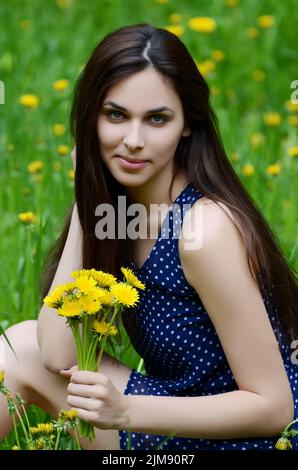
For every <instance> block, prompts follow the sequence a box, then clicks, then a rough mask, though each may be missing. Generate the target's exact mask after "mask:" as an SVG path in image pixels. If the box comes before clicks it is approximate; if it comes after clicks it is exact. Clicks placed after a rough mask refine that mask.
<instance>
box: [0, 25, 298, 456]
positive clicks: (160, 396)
mask: <svg viewBox="0 0 298 470" xmlns="http://www.w3.org/2000/svg"><path fill="white" fill-rule="evenodd" d="M71 123H72V130H73V136H74V139H75V142H76V162H75V165H76V176H75V196H76V198H75V199H76V204H75V205H74V206H73V208H71V211H70V214H69V217H68V219H67V221H66V224H65V227H64V230H63V232H62V235H61V236H60V239H59V240H58V243H57V244H56V246H55V249H54V250H53V251H52V253H51V258H50V260H51V262H50V263H49V265H48V268H47V270H46V272H45V276H44V284H43V295H46V294H47V293H48V292H49V290H51V288H52V287H53V286H55V285H57V284H59V283H62V282H66V281H68V280H71V277H70V273H71V271H73V270H77V269H80V268H82V267H84V268H92V267H93V268H96V269H101V270H103V271H107V272H110V273H113V274H114V275H116V276H117V277H118V278H119V276H120V274H121V272H120V267H121V266H127V265H130V267H131V268H132V269H133V270H134V272H135V273H136V274H137V276H138V278H139V279H140V280H142V281H144V283H145V285H146V289H145V291H143V292H142V293H141V302H140V304H139V307H138V308H137V309H135V311H134V312H133V313H131V312H130V311H129V312H127V314H126V315H124V325H125V327H126V330H127V332H128V334H129V336H130V338H131V341H132V343H133V344H134V346H135V348H136V350H137V351H138V352H139V354H140V355H141V356H142V357H143V358H144V364H145V368H146V372H147V375H143V374H141V373H140V372H137V371H136V370H135V369H130V368H129V367H127V366H126V365H124V364H121V362H119V361H116V360H115V359H112V358H111V357H110V356H109V355H108V354H106V355H105V356H104V360H103V363H102V366H101V371H100V373H91V372H87V371H78V370H76V369H77V368H76V367H72V368H71V370H69V371H61V372H60V374H59V371H60V370H61V369H64V368H67V367H70V366H74V364H75V363H76V357H75V353H74V346H73V343H72V338H71V333H70V332H69V330H68V329H67V327H66V326H65V323H64V319H63V318H62V317H57V316H56V315H55V313H53V311H51V309H49V308H47V307H45V306H43V307H42V309H41V312H40V315H39V318H38V322H37V326H36V322H34V321H29V322H24V323H20V324H18V325H14V326H13V327H11V328H10V329H9V330H8V336H9V339H10V340H11V342H12V344H13V345H14V346H16V349H17V351H16V352H17V353H19V356H20V357H21V364H19V363H17V362H16V361H15V358H14V357H13V355H12V354H11V353H10V352H9V351H8V352H7V357H8V358H7V361H6V372H7V381H8V385H11V388H12V389H16V388H17V387H18V390H19V391H21V392H22V393H23V394H24V395H25V397H26V399H27V403H36V404H37V405H39V406H41V407H42V408H43V409H45V410H46V411H48V412H49V413H50V414H52V415H53V416H56V415H57V412H58V410H59V409H60V408H62V407H63V406H65V405H66V404H67V405H69V406H71V407H73V408H76V409H78V411H79V416H80V417H81V418H82V419H85V420H86V421H89V422H92V423H93V424H94V425H95V426H96V428H97V430H96V440H95V441H94V442H93V443H92V444H89V443H88V442H86V440H84V439H82V440H81V442H82V445H83V446H84V447H85V448H95V449H119V448H120V449H125V448H126V446H127V442H128V435H127V431H128V430H129V429H131V431H132V434H131V449H154V448H158V447H160V446H161V445H162V442H163V440H164V438H165V437H166V436H169V437H170V438H169V439H168V440H167V442H166V443H164V445H162V447H161V448H162V449H167V450H168V449H171V450H175V449H179V450H187V449H191V450H196V449H198V450H200V449H211V450H214V449H216V450H220V449H222V450H227V449H243V450H250V449H273V448H274V444H275V442H276V440H277V436H278V435H279V433H280V432H281V431H282V429H283V428H284V427H285V426H286V425H287V424H288V423H289V422H290V421H291V420H293V419H294V418H295V417H297V414H298V389H297V380H298V372H297V365H296V364H295V361H294V360H293V353H294V351H293V344H294V343H295V341H294V340H295V339H296V338H298V326H297V318H298V307H297V293H298V289H297V279H296V277H295V273H294V270H293V269H292V268H291V267H290V266H289V265H288V264H287V262H286V260H285V258H284V257H283V255H282V252H281V250H280V248H279V246H278V243H277V241H276V240H275V238H274V235H273V233H272V232H271V230H270V228H269V227H268V225H267V224H266V222H265V220H264V218H263V217H262V215H261V214H260V212H259V210H258V208H257V207H256V205H255V204H254V202H253V201H252V199H251V198H250V196H249V194H248V193H247V192H246V191H245V189H244V187H243V186H242V184H241V182H240V180H239V178H238V176H237V175H236V173H235V172H234V170H233V168H232V166H231V165H230V163H229V160H228V158H227V156H226V154H225V151H224V149H223V146H222V144H221V141H220V138H219V133H218V130H217V125H216V118H215V116H214V113H213V111H212V109H211V107H210V104H209V89H208V86H207V84H206V82H205V81H204V79H203V77H202V76H201V74H200V73H199V71H198V69H197V67H196V64H195V62H194V61H193V59H192V57H191V56H190V54H189V52H188V51H187V49H186V48H185V46H184V45H183V43H182V42H181V41H180V40H179V39H178V38H177V37H176V36H175V35H173V34H171V33H170V32H168V31H166V30H163V29H158V28H155V27H153V26H151V25H149V24H138V25H132V26H128V27H123V28H121V29H119V30H117V31H115V32H113V33H111V34H109V35H108V36H106V37H105V38H104V39H103V41H101V43H100V44H99V45H98V46H97V47H96V49H95V50H94V52H93V54H92V55H91V58H90V59H89V61H88V63H87V65H86V67H85V69H84V71H83V73H82V75H81V77H80V80H79V82H78V85H77V88H76V94H75V100H74V104H73V109H72V114H71ZM119 196H125V198H126V201H127V207H128V206H129V204H131V203H138V204H141V205H142V207H145V208H146V209H147V210H148V209H149V208H150V209H151V207H152V206H151V205H152V204H157V205H158V207H159V205H160V204H166V205H169V204H171V203H173V206H172V208H173V207H174V206H175V207H179V208H180V209H181V214H182V216H181V221H180V223H177V220H175V222H176V223H174V215H173V211H172V210H171V207H170V210H169V211H168V212H166V215H165V217H164V218H163V221H162V224H159V223H156V222H155V223H154V222H152V220H151V217H150V216H148V215H147V214H146V215H145V216H143V217H142V218H141V219H140V221H141V225H142V226H146V227H148V228H150V229H155V231H156V232H157V233H158V237H157V240H155V239H152V238H148V237H147V238H141V237H140V238H138V239H132V238H131V237H127V236H126V237H120V236H119V233H118V232H117V233H116V236H115V237H106V238H104V237H100V236H98V233H96V230H95V227H96V224H97V222H98V218H97V216H96V215H95V214H96V210H95V209H96V207H97V206H98V205H99V204H101V203H105V204H107V203H109V204H110V205H111V206H112V207H113V208H114V209H115V213H116V214H117V215H118V216H119V217H120V219H118V220H120V221H121V224H123V223H124V224H125V227H128V220H127V218H125V219H124V222H123V214H122V215H121V214H120V213H119V207H118V205H117V201H118V197H119ZM186 205H187V207H186V209H187V210H184V209H185V206H186ZM197 215H198V216H197ZM121 217H122V218H121ZM193 221H194V226H193ZM178 222H179V221H178ZM182 222H183V225H182ZM119 226H120V224H119V223H118V225H117V228H116V229H117V230H119V228H120V227H119ZM122 228H123V226H122ZM180 228H183V230H181V233H180ZM177 229H178V232H177ZM177 233H178V234H181V236H180V237H178V236H177ZM100 238H101V239H100ZM190 240H192V243H190V244H189V241H190ZM37 342H38V344H37ZM38 346H39V347H40V350H39V347H38ZM61 376H64V377H61ZM65 377H66V379H67V380H68V379H70V383H69V385H68V386H67V381H66V380H65ZM67 405H66V406H67ZM4 408H5V404H4V403H1V416H3V415H4V416H5V419H4V420H2V421H1V424H0V431H1V433H0V435H2V436H4V435H5V433H6V432H8V430H9V429H10V425H11V423H10V418H9V416H8V415H7V414H6V415H5V411H4ZM2 410H3V411H2ZM293 445H296V448H297V442H296V444H295V442H294V443H293Z"/></svg>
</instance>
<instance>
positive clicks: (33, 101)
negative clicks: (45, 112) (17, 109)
mask: <svg viewBox="0 0 298 470" xmlns="http://www.w3.org/2000/svg"><path fill="white" fill-rule="evenodd" d="M19 103H20V104H21V105H22V106H24V108H31V109H34V108H37V106H38V105H39V98H38V96H36V95H30V94H26V95H22V96H20V98H19Z"/></svg>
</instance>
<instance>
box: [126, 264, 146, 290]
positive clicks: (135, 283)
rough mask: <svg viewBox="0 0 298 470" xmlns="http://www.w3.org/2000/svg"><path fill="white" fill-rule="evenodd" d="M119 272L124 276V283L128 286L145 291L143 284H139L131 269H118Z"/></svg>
mask: <svg viewBox="0 0 298 470" xmlns="http://www.w3.org/2000/svg"><path fill="white" fill-rule="evenodd" d="M120 270H121V272H122V273H123V274H124V277H125V279H126V282H127V283H128V284H130V285H131V286H133V287H137V288H138V289H142V290H144V289H145V284H143V282H141V281H140V280H139V279H138V278H137V276H136V275H135V274H134V273H133V271H132V270H131V269H128V268H123V267H121V268H120Z"/></svg>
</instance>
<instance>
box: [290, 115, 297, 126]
mask: <svg viewBox="0 0 298 470" xmlns="http://www.w3.org/2000/svg"><path fill="white" fill-rule="evenodd" d="M288 124H290V126H298V116H289V117H288Z"/></svg>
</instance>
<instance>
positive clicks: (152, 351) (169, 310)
mask: <svg viewBox="0 0 298 470" xmlns="http://www.w3.org/2000/svg"><path fill="white" fill-rule="evenodd" d="M202 196H203V194H202V193H201V192H199V191H197V190H196V188H195V187H194V186H193V185H192V184H191V183H190V184H188V185H187V186H186V188H185V189H184V190H183V191H182V192H181V193H180V194H179V196H178V197H177V198H176V200H175V201H174V203H173V204H174V205H175V207H178V206H177V205H179V206H180V208H181V221H180V222H179V223H177V220H176V218H175V217H173V214H174V211H173V210H172V207H174V206H173V205H172V206H171V208H170V209H169V211H168V212H167V215H166V217H165V219H164V221H163V223H162V226H161V229H160V231H159V235H158V238H157V240H156V243H155V245H154V247H153V249H152V251H151V253H150V255H149V256H148V258H147V259H146V261H145V263H144V264H143V266H142V267H141V268H139V269H138V268H137V267H136V266H135V264H134V263H132V265H131V267H132V269H133V270H134V272H135V274H136V275H137V276H138V278H139V279H140V280H141V281H143V282H144V283H145V285H146V289H145V290H144V291H139V292H140V303H139V304H138V306H137V307H136V308H135V309H130V311H129V314H128V315H127V316H124V317H123V323H124V326H125V329H126V331H127V333H128V335H129V337H130V339H131V341H132V344H133V345H134V347H135V349H136V351H137V352H138V353H139V354H140V356H141V357H142V358H143V359H144V366H145V370H146V375H144V374H141V373H140V372H137V370H136V369H132V371H131V374H130V377H129V380H128V383H127V385H126V389H125V392H124V393H125V395H161V396H185V397H187V396H189V397H194V396H206V395H216V394H219V393H224V392H230V391H232V390H237V389H238V387H237V384H236V382H235V379H234V377H233V374H232V372H231V369H230V367H229V364H228V362H227V359H226V357H225V354H224V351H223V349H222V347H221V343H220V341H219V338H218V336H217V334H216V330H215V328H214V326H213V324H212V322H211V320H210V318H209V316H208V314H207V312H206V310H205V308H204V305H203V303H202V301H201V300H200V298H199V296H198V294H197V292H196V291H195V290H194V289H193V288H192V286H190V284H189V283H188V282H187V280H186V279H185V277H184V274H183V270H182V267H181V262H180V258H179V252H178V241H179V240H178V238H179V235H177V234H179V232H180V230H181V223H182V221H183V216H185V213H186V211H187V210H189V208H190V207H191V206H192V204H193V203H194V202H195V201H197V200H198V199H199V198H200V197H202ZM182 205H183V207H182ZM173 219H174V220H175V223H174V224H173ZM173 225H174V226H173ZM177 230H178V232H177ZM270 296H271V293H270V292H269V291H266V289H265V291H264V293H262V297H263V301H264V303H265V307H266V310H267V312H268V315H269V318H270V321H271V323H272V326H273V329H274V332H275V334H276V336H277V339H278V341H280V343H279V344H280V347H281V353H282V356H283V360H284V364H285V368H286V371H287V373H288V377H289V380H290V383H291V386H292V391H293V395H294V399H295V417H296V419H297V417H298V389H297V384H298V365H295V364H294V362H295V361H293V359H292V360H291V355H292V356H293V349H291V348H290V346H287V343H286V342H285V341H284V339H283V333H281V330H280V322H279V320H278V317H277V314H276V308H275V307H274V306H273V305H272V303H271V301H270ZM128 316H129V318H130V320H129V321H128V320H127V318H128ZM132 319H133V322H132V321H131V320H132ZM278 437H279V436H276V437H268V438H261V439H260V438H257V439H253V438H246V439H228V440H213V439H193V438H192V439H189V438H182V437H175V436H173V437H171V438H170V439H168V440H167V441H166V442H164V443H163V441H165V440H166V438H167V436H164V435H157V434H145V433H139V432H131V433H130V449H131V450H154V449H161V450H173V451H174V450H268V449H274V446H275V443H276V441H277V439H278ZM119 439H120V448H121V449H122V450H125V449H127V448H129V447H128V432H127V431H125V430H120V431H119ZM292 444H293V448H294V449H298V438H297V437H296V438H295V439H294V440H293V441H292Z"/></svg>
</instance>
